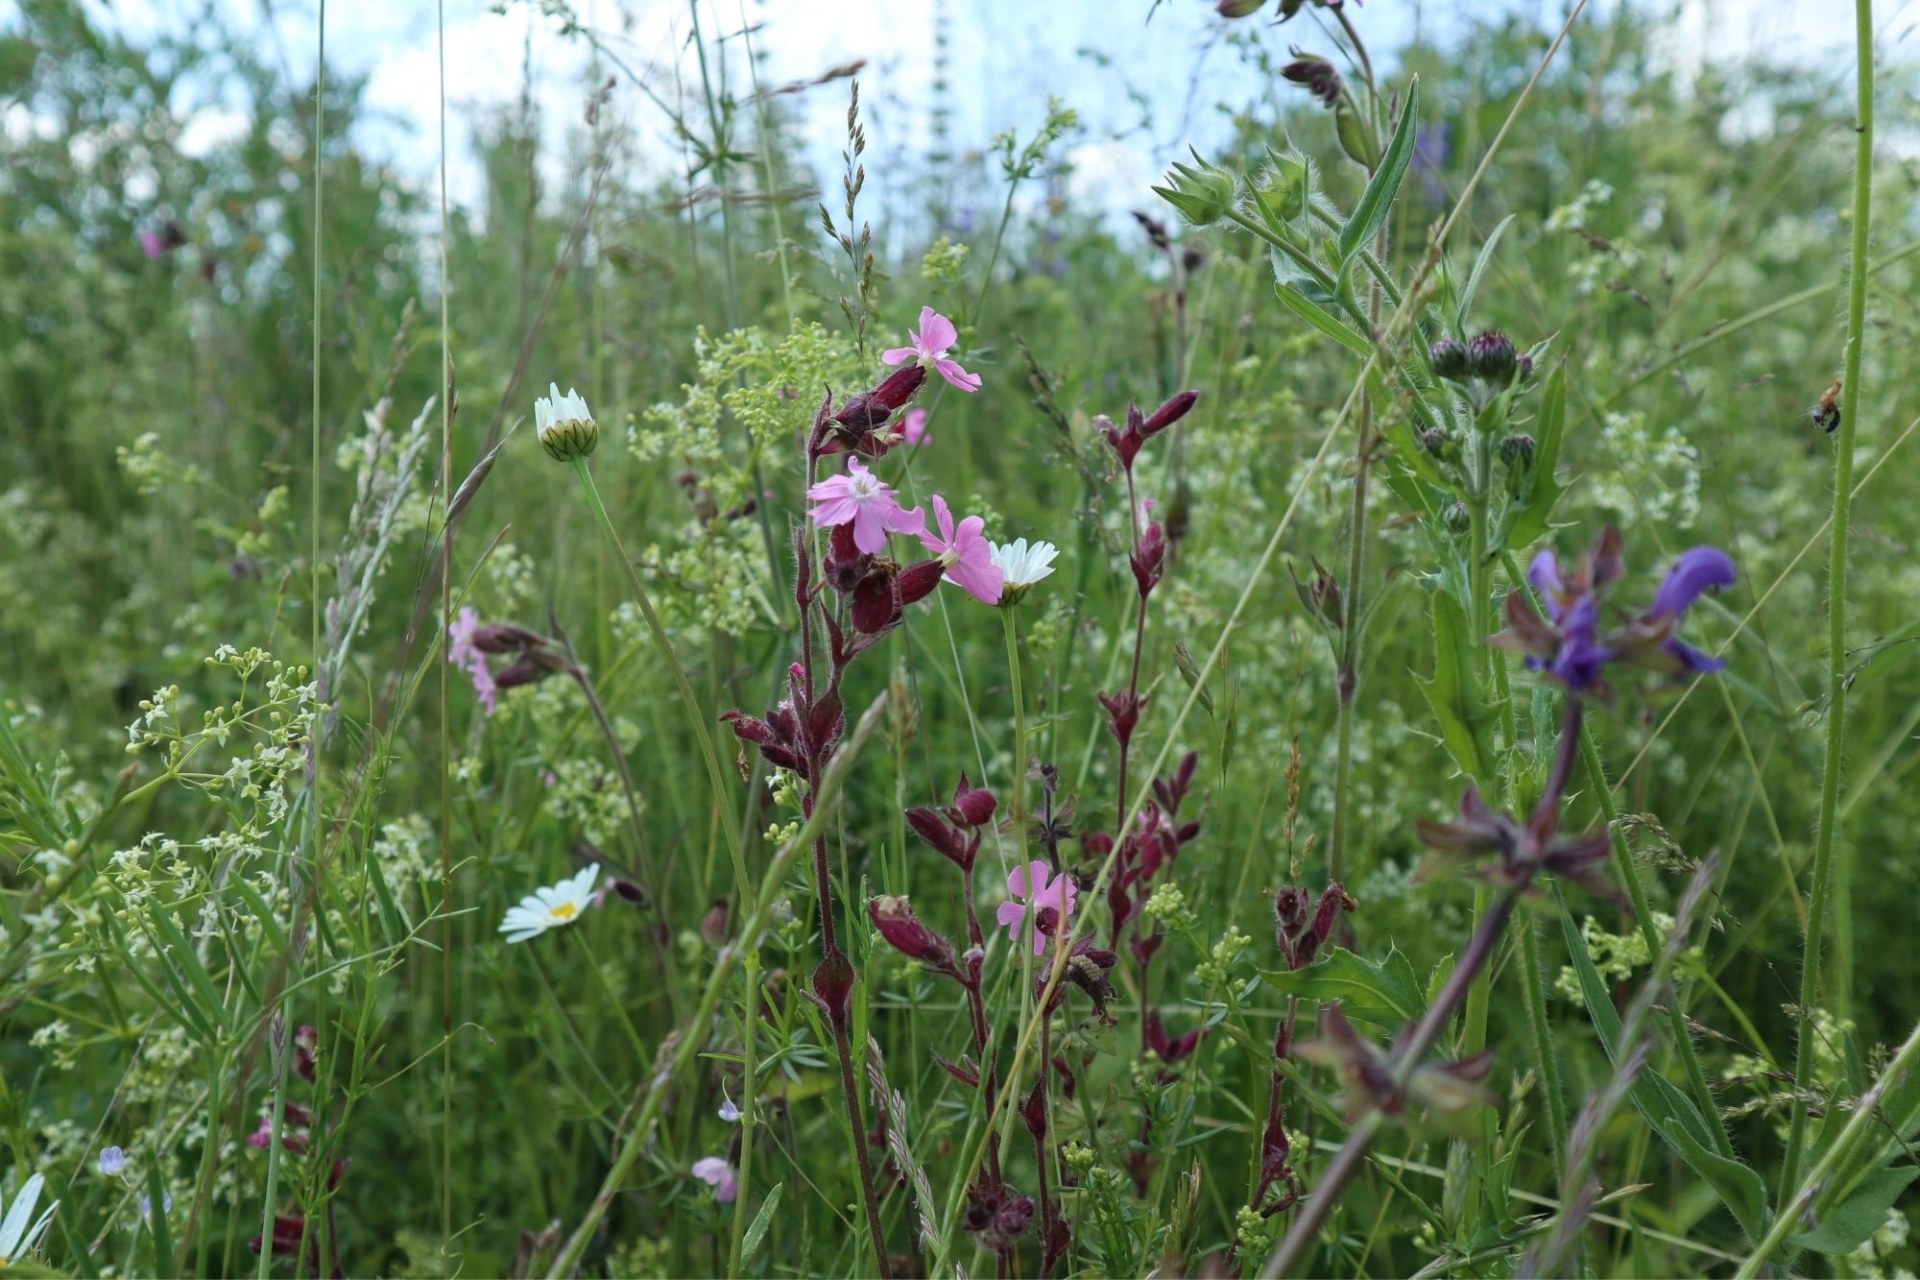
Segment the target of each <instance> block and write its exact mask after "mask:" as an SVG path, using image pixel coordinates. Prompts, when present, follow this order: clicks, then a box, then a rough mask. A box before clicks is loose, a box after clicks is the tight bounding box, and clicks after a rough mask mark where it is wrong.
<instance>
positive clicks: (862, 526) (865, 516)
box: [807, 458, 927, 555]
mask: <svg viewBox="0 0 1920 1280" xmlns="http://www.w3.org/2000/svg"><path fill="white" fill-rule="evenodd" d="M807 501H809V502H811V503H813V504H814V507H813V510H812V511H810V512H808V513H807V514H808V515H810V516H811V517H812V518H813V523H814V524H815V525H816V526H817V527H819V528H822V529H831V528H833V527H834V526H836V525H843V524H848V523H851V524H852V525H853V545H854V546H856V547H858V548H860V550H861V551H863V552H865V553H866V554H867V555H872V554H874V553H875V552H876V551H879V550H880V548H882V547H884V546H886V545H887V535H888V534H889V533H907V534H913V535H915V536H923V534H924V530H925V529H926V525H927V518H926V517H925V516H923V515H921V514H920V508H918V507H914V508H912V509H911V510H907V509H903V508H902V507H901V506H900V502H899V499H897V498H895V497H894V496H893V487H892V486H891V485H889V484H888V483H887V482H886V481H884V480H882V479H881V478H880V477H879V476H876V475H875V474H873V472H871V471H869V470H867V468H866V466H865V465H864V464H863V463H861V461H860V460H859V459H858V458H849V459H847V474H846V475H844V476H828V477H827V478H826V479H825V480H822V481H821V482H820V483H818V484H816V485H814V486H813V488H811V489H809V490H807Z"/></svg>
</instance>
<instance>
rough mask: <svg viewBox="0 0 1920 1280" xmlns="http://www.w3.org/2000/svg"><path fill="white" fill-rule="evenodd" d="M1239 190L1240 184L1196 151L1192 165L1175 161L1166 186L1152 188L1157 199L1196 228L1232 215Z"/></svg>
mask: <svg viewBox="0 0 1920 1280" xmlns="http://www.w3.org/2000/svg"><path fill="white" fill-rule="evenodd" d="M1239 190H1240V184H1239V182H1238V181H1237V180H1236V179H1235V178H1234V176H1233V175H1232V174H1231V173H1229V172H1227V171H1226V170H1225V169H1222V168H1220V167H1219V166H1218V165H1211V164H1208V163H1207V162H1206V161H1205V160H1202V159H1201V158H1200V153H1199V152H1197V151H1196V152H1194V153H1193V163H1192V164H1190V165H1189V164H1180V163H1177V162H1176V163H1175V164H1174V166H1173V172H1172V173H1170V174H1168V175H1167V177H1166V185H1164V186H1159V187H1155V188H1154V191H1155V192H1157V193H1158V194H1159V196H1160V198H1161V199H1163V200H1165V201H1166V202H1167V203H1168V204H1170V205H1172V206H1173V207H1174V209H1175V210H1177V211H1178V212H1179V214H1180V216H1181V217H1183V218H1185V219H1186V220H1187V221H1188V222H1190V223H1192V224H1193V225H1194V226H1196V227H1209V226H1212V225H1213V224H1214V223H1216V222H1219V221H1220V220H1221V219H1222V218H1225V217H1226V216H1227V215H1228V214H1230V213H1232V212H1233V206H1234V201H1235V199H1236V198H1237V197H1238V195H1239Z"/></svg>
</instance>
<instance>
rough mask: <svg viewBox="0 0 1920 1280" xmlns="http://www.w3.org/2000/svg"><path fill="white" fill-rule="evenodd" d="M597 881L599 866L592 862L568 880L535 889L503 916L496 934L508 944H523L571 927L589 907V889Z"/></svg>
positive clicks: (591, 903) (590, 898) (591, 894)
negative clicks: (562, 928) (504, 937)
mask: <svg viewBox="0 0 1920 1280" xmlns="http://www.w3.org/2000/svg"><path fill="white" fill-rule="evenodd" d="M599 879H600V864H599V863H597V862H596V863H594V864H593V865H592V866H590V867H588V868H587V869H586V870H585V871H582V872H581V873H580V874H579V875H577V876H574V877H573V878H572V879H570V880H562V881H561V882H560V883H559V884H553V885H548V886H547V887H546V888H544V889H535V890H534V891H533V892H532V893H530V894H528V895H527V896H526V897H524V898H522V899H520V905H519V906H516V907H514V908H513V909H512V910H510V911H508V912H507V918H506V919H504V920H502V921H501V922H500V932H502V933H504V934H506V935H507V941H508V942H525V941H526V940H527V939H528V938H537V937H539V936H540V935H541V934H543V933H545V932H546V931H547V930H549V929H558V928H559V927H560V926H561V925H563V924H572V923H573V922H574V921H575V920H578V919H579V918H580V914H581V913H582V912H583V911H585V910H586V909H587V908H588V907H590V906H592V905H593V889H594V886H595V885H596V884H597V883H598V882H599Z"/></svg>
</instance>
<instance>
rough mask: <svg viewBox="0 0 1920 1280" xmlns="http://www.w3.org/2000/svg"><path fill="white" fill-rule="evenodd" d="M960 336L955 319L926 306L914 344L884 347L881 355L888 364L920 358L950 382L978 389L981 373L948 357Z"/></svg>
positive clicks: (914, 334) (961, 388)
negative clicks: (955, 326)
mask: <svg viewBox="0 0 1920 1280" xmlns="http://www.w3.org/2000/svg"><path fill="white" fill-rule="evenodd" d="M959 339H960V331H959V330H958V329H955V328H954V327H953V321H951V320H949V319H947V318H946V317H945V316H943V315H941V314H940V313H939V312H938V311H935V310H934V309H933V308H932V307H922V308H920V328H919V329H918V330H917V331H916V332H914V333H913V334H912V335H910V340H911V343H912V345H910V346H905V347H893V348H891V349H889V350H886V351H882V352H881V353H880V359H881V360H883V361H885V362H886V363H887V364H901V363H903V362H905V361H907V360H917V361H918V362H919V364H920V366H921V368H923V369H932V370H933V371H934V372H935V373H937V374H939V375H940V376H941V377H943V378H945V379H946V380H947V382H948V384H949V385H951V386H953V387H956V388H958V389H959V390H961V391H978V390H979V389H980V375H979V374H977V373H968V372H967V371H966V370H965V369H962V368H961V367H960V365H959V364H958V362H956V361H953V360H949V359H948V358H947V350H948V349H949V348H950V347H952V346H953V344H954V343H955V342H957V341H959Z"/></svg>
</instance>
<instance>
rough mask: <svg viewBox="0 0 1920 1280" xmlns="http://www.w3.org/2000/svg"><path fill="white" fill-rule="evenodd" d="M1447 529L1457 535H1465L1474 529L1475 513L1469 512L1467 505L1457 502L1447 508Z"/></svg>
mask: <svg viewBox="0 0 1920 1280" xmlns="http://www.w3.org/2000/svg"><path fill="white" fill-rule="evenodd" d="M1446 521H1447V528H1449V529H1451V530H1452V531H1453V532H1455V533H1465V532H1466V531H1467V530H1469V529H1471V528H1472V527H1473V513H1472V512H1470V511H1468V510H1467V504H1466V503H1464V502H1456V503H1454V504H1453V505H1451V506H1449V507H1448V508H1447V513H1446Z"/></svg>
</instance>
